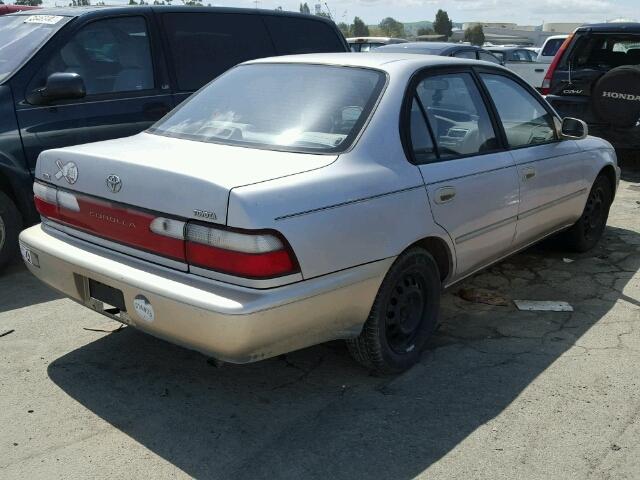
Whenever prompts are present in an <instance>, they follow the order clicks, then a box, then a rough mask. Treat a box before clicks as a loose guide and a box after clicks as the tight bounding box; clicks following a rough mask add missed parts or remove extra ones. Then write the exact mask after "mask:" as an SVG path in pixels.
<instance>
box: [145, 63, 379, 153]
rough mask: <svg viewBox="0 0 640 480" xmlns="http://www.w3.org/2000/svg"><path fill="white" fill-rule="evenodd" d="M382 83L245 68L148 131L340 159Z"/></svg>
mask: <svg viewBox="0 0 640 480" xmlns="http://www.w3.org/2000/svg"><path fill="white" fill-rule="evenodd" d="M384 83H385V76H384V74H383V73H381V72H379V71H377V70H371V69H364V68H355V67H334V66H328V65H308V64H253V65H241V66H239V67H236V68H234V69H232V70H230V71H229V72H227V73H225V74H224V75H222V76H220V77H219V78H217V79H216V80H214V81H213V82H211V83H209V84H208V85H207V86H205V87H204V88H202V89H201V90H200V91H199V92H197V93H196V94H194V95H193V96H192V97H190V98H189V100H187V101H186V102H185V103H183V104H182V105H181V106H180V107H178V108H177V109H175V110H174V111H173V112H172V113H171V114H169V115H168V116H167V117H165V118H163V119H162V120H160V121H159V122H158V123H156V124H155V125H154V126H153V127H151V129H150V130H149V131H150V132H151V133H155V134H159V135H166V136H171V137H178V138H185V139H189V140H196V141H200V142H213V143H223V144H229V145H244V146H252V147H257V148H271V149H278V150H289V151H300V152H318V153H329V152H340V151H343V150H345V149H347V148H348V147H349V145H350V144H351V143H352V142H353V139H354V138H355V137H356V135H357V134H358V132H359V131H360V129H361V128H362V125H363V124H364V122H365V121H366V119H367V118H368V116H369V113H370V112H371V109H372V108H373V105H374V104H375V103H376V100H377V98H378V97H379V95H380V92H381V91H382V87H383V85H384Z"/></svg>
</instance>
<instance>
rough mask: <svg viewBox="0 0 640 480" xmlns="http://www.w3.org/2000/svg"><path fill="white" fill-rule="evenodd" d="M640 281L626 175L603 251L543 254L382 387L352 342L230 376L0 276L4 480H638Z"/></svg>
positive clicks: (19, 274)
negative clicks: (535, 303) (530, 307)
mask: <svg viewBox="0 0 640 480" xmlns="http://www.w3.org/2000/svg"><path fill="white" fill-rule="evenodd" d="M564 258H569V259H570V260H573V261H572V262H565V260H564ZM639 269H640V174H638V173H637V172H636V173H633V172H627V173H625V174H624V181H623V182H622V183H621V185H620V189H619V191H618V196H617V198H616V201H615V203H614V205H613V207H612V211H611V216H610V219H609V223H608V227H607V230H606V234H605V237H604V239H603V240H602V241H601V242H600V244H599V246H598V247H597V248H596V249H595V250H594V251H592V252H588V253H586V254H581V255H572V254H568V253H567V252H565V251H562V249H561V248H558V247H557V246H555V245H553V244H552V243H551V242H548V243H547V244H545V245H541V246H537V247H534V248H532V249H530V250H527V251H526V252H524V253H521V254H519V255H517V256H514V257H512V258H510V259H508V260H506V261H504V262H502V263H500V264H498V265H496V266H494V267H492V268H490V269H489V270H486V271H485V272H483V273H481V274H478V275H476V276H474V277H473V278H471V279H469V280H467V281H465V282H464V283H463V284H461V285H458V286H456V287H454V288H452V289H451V290H450V291H449V292H447V293H446V294H445V297H444V301H443V312H442V317H441V321H442V323H441V326H440V328H439V330H438V332H437V334H436V336H435V338H434V339H433V341H432V342H431V345H430V346H429V348H428V350H427V351H425V352H424V355H423V358H422V361H421V362H420V364H419V365H417V366H416V367H415V368H413V369H411V370H410V371H408V372H406V373H404V374H403V375H400V376H397V377H376V376H372V375H370V374H369V373H368V372H367V371H366V370H363V369H362V368H360V367H359V366H357V365H356V364H355V363H354V362H353V361H352V360H351V359H350V358H349V356H348V354H347V352H346V349H345V348H344V346H343V345H342V343H340V342H335V343H330V344H325V345H320V346H317V347H313V348H309V349H305V350H302V351H299V352H295V353H292V354H289V355H286V356H281V357H279V358H274V359H271V360H267V361H263V362H260V363H256V364H250V365H242V366H240V365H223V366H217V365H215V363H214V362H208V361H207V359H206V358H205V357H203V356H202V355H200V354H197V353H194V352H190V351H188V350H185V349H182V348H179V347H176V346H173V345H171V344H168V343H166V342H163V341H161V340H157V339H154V338H152V337H149V336H146V335H144V334H142V333H139V332H136V331H135V330H133V329H131V328H122V329H118V328H119V326H118V324H117V323H115V322H112V321H110V320H108V319H106V318H104V317H101V316H99V315H98V314H96V313H93V312H91V311H89V310H87V309H84V308H82V307H80V306H78V305H76V304H75V303H73V302H71V301H70V300H66V299H62V298H60V297H59V296H58V295H57V294H56V293H54V292H52V291H51V290H48V289H47V288H46V287H44V286H43V285H41V284H40V283H38V281H36V280H35V278H33V277H32V276H30V274H29V273H28V272H27V271H26V270H25V269H24V268H23V267H22V266H21V265H20V264H19V263H16V264H15V265H13V266H12V267H11V268H10V269H9V270H8V271H7V272H5V273H4V274H3V275H2V276H0V335H2V334H3V333H5V332H9V331H11V330H13V332H10V333H8V334H6V335H4V336H0V432H1V434H0V478H2V479H22V478H29V479H39V478H42V479H56V478H64V479H72V478H104V477H108V478H110V479H132V478H189V477H196V478H212V479H217V478H224V479H227V478H229V479H234V478H238V479H240V478H242V479H245V478H252V479H260V478H265V479H272V478H296V479H298V478H318V479H325V478H334V479H353V478H368V479H400V480H404V479H410V478H425V479H426V478H437V479H454V478H455V479H492V480H494V479H502V478H505V479H513V478H517V479H542V478H553V479H558V478H561V479H581V480H582V479H616V480H619V479H638V478H640V272H639ZM461 288H466V289H469V288H476V289H478V288H479V289H484V290H488V291H489V292H491V294H493V295H498V296H501V297H504V298H505V299H507V300H508V305H507V306H491V305H486V304H479V303H474V302H469V301H467V300H464V299H462V298H460V297H459V296H458V294H457V293H458V292H459V289H461ZM518 299H519V300H564V301H567V302H569V303H570V304H571V305H572V306H573V308H574V311H573V312H524V311H518V310H517V309H516V308H515V306H514V305H513V303H512V302H511V300H518Z"/></svg>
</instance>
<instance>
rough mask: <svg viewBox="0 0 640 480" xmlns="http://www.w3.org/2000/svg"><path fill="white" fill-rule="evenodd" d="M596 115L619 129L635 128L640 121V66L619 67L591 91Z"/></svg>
mask: <svg viewBox="0 0 640 480" xmlns="http://www.w3.org/2000/svg"><path fill="white" fill-rule="evenodd" d="M591 101H592V102H593V108H594V110H595V111H596V113H597V114H598V115H599V116H600V118H602V120H604V121H605V122H608V123H611V124H612V125H615V126H618V127H633V126H635V125H636V124H637V123H638V120H640V66H635V65H625V66H622V67H617V68H614V69H612V70H610V71H609V72H607V73H606V74H604V75H603V76H602V77H600V80H598V82H597V83H596V85H595V87H594V88H593V90H592V91H591Z"/></svg>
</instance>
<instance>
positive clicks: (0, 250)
mask: <svg viewBox="0 0 640 480" xmlns="http://www.w3.org/2000/svg"><path fill="white" fill-rule="evenodd" d="M21 228H22V217H21V216H20V212H19V211H18V209H17V208H16V206H15V204H14V203H13V201H12V200H11V199H10V198H9V197H8V196H7V195H6V194H5V193H4V192H1V191H0V269H1V268H3V267H4V266H5V265H6V264H7V263H8V262H9V261H10V260H11V259H13V257H14V255H15V254H16V249H17V247H18V234H19V233H20V229H21Z"/></svg>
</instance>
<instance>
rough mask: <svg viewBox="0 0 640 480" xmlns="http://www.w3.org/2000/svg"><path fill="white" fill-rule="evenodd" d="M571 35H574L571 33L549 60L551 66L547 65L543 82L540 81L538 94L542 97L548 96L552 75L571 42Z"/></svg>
mask: <svg viewBox="0 0 640 480" xmlns="http://www.w3.org/2000/svg"><path fill="white" fill-rule="evenodd" d="M573 35H574V34H573V33H572V34H571V35H569V36H568V37H567V38H566V39H565V40H564V42H562V45H560V48H559V49H558V51H557V52H556V55H555V56H554V57H553V60H551V64H550V65H549V68H548V69H547V73H546V74H545V76H544V80H543V81H542V88H541V89H540V93H542V95H548V94H549V92H550V91H551V80H552V79H553V74H554V73H555V71H556V68H558V64H559V63H560V60H562V56H563V55H564V52H565V51H566V50H567V47H568V46H569V44H570V43H571V40H573Z"/></svg>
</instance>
